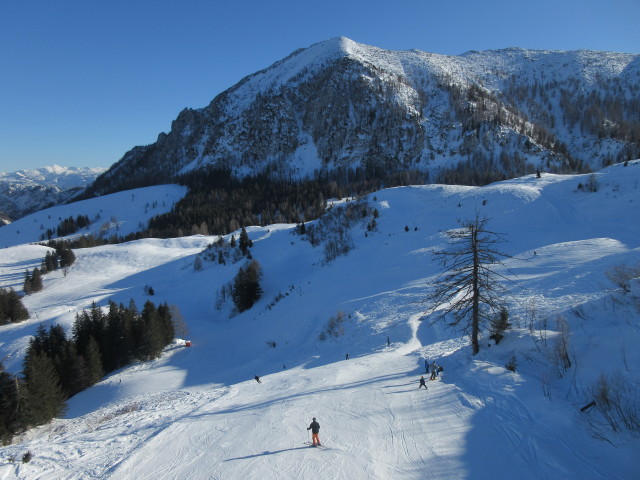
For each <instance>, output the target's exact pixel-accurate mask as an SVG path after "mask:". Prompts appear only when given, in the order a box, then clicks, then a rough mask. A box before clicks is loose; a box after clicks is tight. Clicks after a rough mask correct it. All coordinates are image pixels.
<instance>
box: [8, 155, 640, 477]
mask: <svg viewBox="0 0 640 480" xmlns="http://www.w3.org/2000/svg"><path fill="white" fill-rule="evenodd" d="M596 177H597V180H598V184H599V189H598V191H597V192H592V193H587V192H584V191H581V190H578V188H577V187H578V184H580V183H582V184H585V183H586V182H587V180H588V176H585V175H583V176H578V175H569V176H558V175H546V174H543V176H542V178H540V179H537V178H535V176H529V177H525V178H521V179H516V180H511V181H505V182H501V183H497V184H492V185H489V186H486V187H482V188H474V187H454V186H421V187H403V188H394V189H388V190H383V191H380V192H377V193H375V194H371V195H369V197H368V201H369V205H370V206H371V207H372V208H376V209H377V210H378V211H379V213H380V216H379V218H378V219H377V230H376V231H374V232H367V233H366V235H365V232H366V224H363V225H361V226H356V227H355V228H353V230H352V231H351V236H352V238H353V243H354V247H355V248H354V249H353V250H351V251H350V252H349V253H348V254H347V255H345V256H341V257H338V258H337V259H336V260H334V261H333V262H331V263H329V264H325V263H324V262H323V261H322V259H323V252H322V247H317V248H313V247H312V246H311V245H310V244H309V242H307V241H305V240H304V239H302V238H301V237H300V236H298V235H296V234H294V233H293V230H294V227H295V226H294V225H273V226H269V227H264V228H258V227H252V228H249V229H248V232H249V235H250V237H251V238H252V240H253V242H254V246H253V248H252V249H251V252H252V255H253V258H254V259H256V260H257V261H258V262H259V263H260V264H261V266H262V269H263V273H264V276H263V279H262V283H261V284H262V288H263V290H264V294H263V297H262V298H261V300H260V301H259V302H258V303H257V304H256V305H254V307H253V308H252V309H250V310H248V311H246V312H243V313H242V314H237V315H231V310H232V309H231V305H230V304H228V303H227V304H225V305H222V307H221V308H219V309H218V308H216V306H215V304H216V292H217V291H219V290H220V288H221V286H223V285H224V284H226V283H227V282H229V281H230V280H231V279H232V278H233V277H234V276H235V274H236V273H237V271H238V268H239V267H240V266H241V265H242V263H236V264H230V263H227V264H226V265H219V264H217V263H210V262H205V263H204V269H203V270H202V271H195V270H194V268H193V263H194V259H195V257H196V255H197V254H198V253H200V252H202V250H203V249H204V248H205V247H206V246H207V245H208V244H210V243H212V242H213V241H215V240H216V239H217V237H215V236H210V237H204V236H192V237H184V238H178V239H169V240H159V239H146V240H140V241H134V242H129V243H124V244H120V245H109V246H102V247H97V248H90V249H78V250H75V254H76V263H75V264H74V265H73V266H72V267H71V269H70V271H69V272H68V274H67V275H66V276H64V275H63V274H62V272H55V273H51V274H48V275H46V276H45V277H44V290H42V291H41V292H38V293H36V294H33V295H31V296H28V297H25V298H24V300H23V303H24V304H25V306H26V307H27V309H28V310H29V312H30V313H31V319H30V320H28V321H26V322H23V323H20V324H14V325H7V326H2V327H0V357H1V359H2V362H3V364H4V366H5V368H6V369H7V370H8V371H10V372H13V373H19V372H20V370H21V366H22V358H23V355H24V351H25V348H26V346H27V345H28V339H29V336H30V335H33V334H34V332H35V331H36V328H37V327H38V325H40V324H41V323H42V324H44V325H45V326H48V325H50V324H52V323H60V324H61V325H63V326H64V327H65V328H67V329H70V328H71V325H72V324H73V321H74V318H75V314H76V313H77V312H78V311H81V310H82V309H83V308H87V307H89V306H90V305H91V302H94V301H95V302H97V303H98V304H99V305H106V302H107V301H108V300H114V301H116V302H118V303H120V302H123V303H125V304H128V302H129V300H130V299H131V298H133V299H134V300H135V301H136V304H137V305H138V307H142V305H143V304H144V302H145V301H146V300H147V299H150V300H152V301H153V302H154V303H156V304H157V303H160V302H167V303H169V304H170V305H176V306H178V307H179V309H180V311H181V312H182V315H183V316H184V318H185V320H186V322H187V324H188V327H189V330H190V332H189V335H188V338H184V339H180V340H178V341H176V342H175V344H174V345H172V346H170V347H169V348H167V349H166V351H165V352H164V354H163V355H162V357H161V358H160V359H158V360H155V361H152V362H148V363H137V364H134V365H131V366H130V367H128V368H124V369H122V370H119V371H117V372H115V373H113V374H111V375H110V376H109V377H106V378H105V379H103V381H101V382H100V383H98V384H97V385H95V386H94V387H92V388H90V389H88V390H86V391H84V392H81V393H80V394H78V395H76V396H75V397H73V398H71V399H70V400H69V402H68V405H69V408H68V411H67V413H66V415H65V417H64V418H61V419H56V420H54V421H53V422H52V423H51V424H49V425H45V426H42V427H39V428H37V429H34V430H32V431H29V432H27V433H25V434H23V435H21V436H20V437H17V438H15V439H14V443H13V444H11V445H8V446H4V447H2V448H0V478H2V479H51V480H59V479H102V478H109V479H136V480H142V479H149V480H156V479H176V480H182V479H260V480H265V479H312V478H313V479H323V480H328V479H336V480H337V479H340V480H343V479H531V480H540V479H576V480H584V479H607V480H609V479H629V480H631V479H637V478H640V458H639V456H638V452H640V439H639V438H638V437H633V436H632V435H630V434H629V433H626V432H620V433H613V432H610V431H607V432H606V439H596V438H594V436H593V435H592V431H593V421H594V419H595V418H596V417H595V413H596V412H595V410H594V409H591V410H590V411H588V412H585V413H582V412H581V411H580V408H581V407H582V406H584V405H585V404H587V403H589V402H590V401H591V400H592V398H590V397H589V395H588V393H587V390H588V388H589V386H590V385H592V384H593V382H595V381H596V380H597V379H598V377H599V376H600V375H601V374H602V373H605V374H614V373H615V374H617V373H619V374H621V375H623V376H624V378H625V381H626V382H628V385H629V386H630V387H631V388H632V389H633V391H634V392H636V393H637V392H638V385H639V380H640V374H639V370H638V365H640V353H638V349H637V345H638V342H639V341H640V322H639V318H640V313H639V311H638V308H637V306H636V305H634V300H633V299H632V298H631V297H632V295H633V292H632V293H631V294H626V295H624V294H622V293H619V292H614V291H613V290H614V286H613V284H611V282H609V281H608V279H607V275H606V273H607V272H608V271H610V270H611V268H612V267H614V266H619V265H627V266H630V265H637V264H640V162H631V163H630V165H629V166H627V167H624V166H622V165H616V166H612V167H610V168H608V169H606V170H603V171H601V172H598V173H597V174H596ZM154 189H155V190H154V191H153V193H150V189H142V190H137V191H131V192H125V193H123V194H117V195H119V197H112V196H108V197H104V198H102V199H100V198H99V199H92V200H90V201H88V202H94V203H93V204H92V207H91V208H92V209H93V210H91V211H92V212H93V211H94V210H95V211H97V212H100V217H101V218H102V219H105V218H109V219H111V218H113V219H114V224H117V223H119V222H123V223H120V228H122V229H125V228H126V225H137V224H139V223H140V222H144V221H146V218H147V217H144V215H145V214H149V211H150V210H151V208H150V207H149V208H147V209H146V211H145V209H144V206H145V204H147V203H149V205H152V206H153V209H154V212H150V213H153V214H154V215H155V214H157V213H159V211H160V210H162V209H163V208H164V209H165V210H168V209H169V208H170V207H171V205H172V203H173V201H175V200H177V199H178V198H180V196H181V195H183V194H184V192H183V191H180V190H179V189H178V187H173V186H167V187H154ZM163 189H164V190H163ZM149 195H153V196H155V197H154V198H155V199H156V201H155V203H154V201H153V200H149V199H150V198H151V197H148V196H149ZM114 198H119V199H120V200H119V201H117V202H116V201H114ZM163 198H165V200H164V202H163V201H162V199H163ZM83 204H84V202H81V203H78V204H73V205H68V206H64V207H56V208H62V209H65V210H64V211H57V212H55V213H54V214H53V216H54V217H55V216H57V217H61V218H65V217H66V216H69V215H73V216H75V215H80V214H82V215H84V214H87V215H90V216H92V215H93V214H90V213H89V211H88V210H87V208H86V204H84V205H83ZM133 206H135V208H133ZM96 208H97V210H96ZM112 208H119V209H120V210H119V213H116V212H113V213H112V212H111V210H110V209H112ZM476 211H477V212H479V213H480V214H483V215H486V216H487V217H489V218H490V221H489V224H488V227H489V228H490V229H491V230H493V231H496V232H500V233H502V234H503V236H504V238H505V239H506V242H505V243H503V244H501V245H500V249H501V250H502V251H504V252H506V253H508V254H510V255H512V256H513V257H514V258H511V259H509V260H508V261H506V262H505V263H506V266H507V267H508V270H507V269H505V270H504V271H503V272H502V273H503V274H504V275H505V276H506V277H508V279H509V281H505V283H504V286H505V287H506V288H507V290H508V292H509V293H508V296H507V297H506V298H505V301H506V303H507V307H508V310H509V312H510V316H511V322H512V323H513V325H514V328H513V329H512V330H510V331H508V332H507V334H506V337H505V339H504V340H503V341H502V342H501V343H500V344H499V345H493V346H489V345H490V344H493V343H494V342H493V341H490V340H489V339H488V338H486V336H485V337H483V338H482V340H481V351H480V353H479V354H478V355H476V356H472V355H471V347H470V344H469V341H468V338H467V337H466V336H464V335H463V334H462V333H460V332H455V331H451V330H450V329H448V328H446V326H445V325H444V324H442V323H433V320H434V318H431V317H426V316H425V312H426V311H427V309H428V307H429V305H428V304H426V303H425V302H424V299H425V295H426V293H427V292H428V286H429V282H431V281H432V280H433V279H434V278H435V276H436V275H437V273H438V271H439V267H438V265H437V263H436V262H433V261H432V259H433V255H432V251H433V249H438V248H443V247H444V246H445V237H444V236H443V234H442V232H443V231H444V230H447V229H451V228H455V227H457V226H458V223H457V220H458V219H463V220H464V219H471V218H473V217H474V215H475V212H476ZM34 215H40V217H37V218H38V219H36V220H34V218H35V217H33V216H31V217H26V218H24V219H21V220H20V221H17V222H15V223H13V224H11V225H9V226H7V227H2V228H0V246H5V245H7V247H6V248H2V249H1V250H0V287H9V286H11V287H14V288H15V289H16V290H20V289H21V286H22V283H23V280H24V272H25V270H26V269H31V270H32V269H33V268H34V267H35V266H38V265H39V264H40V262H41V260H42V258H44V256H45V253H46V251H47V248H46V247H42V246H38V245H30V244H29V243H28V242H33V241H36V240H38V238H37V235H39V231H40V230H41V228H40V224H41V223H43V222H44V220H46V219H47V216H49V215H51V212H47V211H43V212H39V213H38V214H34ZM127 215H128V216H127ZM135 215H138V216H139V218H137V217H136V216H135ZM92 218H93V217H92ZM125 220H126V223H124V221H125ZM56 222H57V218H56ZM98 223H99V222H98ZM34 226H35V227H34ZM405 227H408V229H405ZM47 228H48V227H47ZM34 235H35V236H36V238H33V236H34ZM16 238H18V240H16ZM228 238H229V237H227V239H228ZM145 286H152V287H153V289H154V291H155V295H154V296H153V297H147V296H145V294H144V290H145ZM634 288H635V287H634ZM635 291H636V292H637V294H638V295H640V289H637V290H635ZM339 315H342V316H343V318H344V322H343V324H342V327H343V333H342V334H341V335H339V336H337V337H332V336H329V338H327V339H325V340H320V338H319V337H320V334H321V333H322V332H323V331H324V330H325V328H326V327H327V325H328V322H329V319H330V318H332V317H337V316H339ZM563 321H566V324H567V325H568V328H569V332H570V336H569V338H570V353H571V359H572V366H571V368H569V369H568V370H567V371H566V372H564V371H559V369H558V368H557V366H556V365H555V364H554V361H553V345H554V339H555V338H556V337H557V335H558V325H559V324H560V323H562V322H563ZM184 340H190V341H191V342H192V346H191V347H190V348H188V347H185V346H184ZM273 345H275V346H273ZM347 353H348V354H349V356H350V358H349V359H348V360H347V359H346V354H347ZM513 355H515V358H516V361H517V368H516V372H511V371H509V370H507V369H506V368H505V365H506V364H507V362H509V360H510V358H512V356H513ZM425 359H429V360H436V361H438V363H440V364H441V365H443V366H444V372H443V373H442V374H441V376H440V377H439V378H438V379H437V380H436V381H427V385H428V390H426V391H425V390H424V389H418V380H419V379H420V376H421V375H423V374H424V372H425V370H424V361H425ZM255 375H259V376H260V378H261V381H262V383H260V384H259V383H257V382H256V381H254V379H253V377H254V376H255ZM427 378H428V377H427ZM636 401H637V402H638V404H637V406H638V408H640V399H638V398H637V397H636ZM636 411H638V410H636ZM312 417H316V418H317V419H318V421H319V423H320V425H321V430H320V438H321V440H322V442H323V446H322V447H318V448H313V447H310V446H309V445H308V442H309V440H310V434H309V432H308V431H307V430H306V428H307V427H308V425H309V423H310V422H311V419H312ZM589 419H591V425H590V422H589V421H588V420H589ZM27 451H28V452H31V454H32V456H33V458H32V459H31V461H30V462H29V463H24V464H23V463H21V462H20V459H21V458H22V456H23V455H24V454H25V453H26V452H27Z"/></svg>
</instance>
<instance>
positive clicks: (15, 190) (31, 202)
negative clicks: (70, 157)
mask: <svg viewBox="0 0 640 480" xmlns="http://www.w3.org/2000/svg"><path fill="white" fill-rule="evenodd" d="M105 170H106V168H87V167H80V168H78V167H60V166H58V165H54V166H52V167H42V168H37V169H32V170H19V171H17V172H12V173H2V172H0V214H2V213H4V214H5V215H6V216H8V218H12V219H16V218H20V217H22V216H24V215H27V214H29V213H31V212H35V211H37V210H41V209H43V208H45V207H47V206H51V205H56V204H59V203H62V202H64V201H67V200H69V199H71V198H73V197H74V196H75V195H77V194H78V193H79V191H80V190H82V189H83V188H85V187H86V186H88V185H90V184H91V183H92V182H93V181H94V180H95V179H96V177H97V176H98V175H100V174H101V173H103V172H104V171H105Z"/></svg>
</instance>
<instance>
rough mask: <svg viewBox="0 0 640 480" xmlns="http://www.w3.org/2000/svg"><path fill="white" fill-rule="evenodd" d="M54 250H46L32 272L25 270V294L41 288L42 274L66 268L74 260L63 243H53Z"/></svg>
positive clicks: (72, 254)
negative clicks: (40, 263) (38, 264)
mask: <svg viewBox="0 0 640 480" xmlns="http://www.w3.org/2000/svg"><path fill="white" fill-rule="evenodd" d="M54 248H55V252H47V254H46V255H45V257H44V260H42V265H41V266H40V268H38V267H36V268H34V269H33V271H32V272H29V271H28V270H27V272H26V274H25V279H24V286H23V290H24V293H26V294H27V295H31V294H32V293H36V292H39V291H40V290H42V275H43V274H45V273H48V272H53V271H54V270H58V269H59V268H63V269H64V268H68V267H70V266H71V265H73V264H74V262H75V261H76V256H75V254H74V253H73V251H72V250H71V248H69V246H68V245H67V244H65V243H59V244H56V245H55V247H54Z"/></svg>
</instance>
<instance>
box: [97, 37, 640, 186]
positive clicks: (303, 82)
mask: <svg viewBox="0 0 640 480" xmlns="http://www.w3.org/2000/svg"><path fill="white" fill-rule="evenodd" d="M637 157H640V56H639V55H634V54H622V53H607V52H593V51H567V52H564V51H542V50H524V49H519V48H509V49H504V50H497V51H484V52H468V53H465V54H463V55H459V56H445V55H438V54H433V53H426V52H422V51H418V50H411V51H389V50H383V49H380V48H376V47H372V46H367V45H362V44H359V43H356V42H354V41H352V40H349V39H347V38H334V39H331V40H328V41H325V42H321V43H318V44H315V45H312V46H311V47H309V48H305V49H300V50H297V51H295V52H293V53H292V54H291V55H289V56H288V57H287V58H285V59H283V60H281V61H279V62H277V63H275V64H274V65H272V66H271V67H269V68H267V69H265V70H262V71H259V72H257V73H255V74H253V75H250V76H248V77H246V78H244V79H242V80H241V81H240V82H239V83H238V84H236V85H235V86H233V87H232V88H230V89H229V90H227V91H225V92H223V93H221V94H220V95H218V96H217V97H215V98H214V99H213V101H212V102H211V103H210V104H209V105H208V106H206V107H204V108H200V109H190V108H187V109H185V110H183V111H182V112H181V113H180V114H179V115H178V117H177V118H176V120H175V121H174V122H173V123H172V127H171V131H170V132H168V133H160V135H159V136H158V140H157V141H156V142H155V143H153V144H151V145H146V146H138V147H135V148H133V149H132V150H130V151H129V152H127V153H126V154H125V155H124V156H123V158H122V159H121V160H120V161H118V162H117V163H115V164H114V165H113V166H112V167H111V168H110V169H109V170H108V171H107V172H105V173H104V174H102V175H101V176H100V177H99V178H98V179H97V180H96V182H95V183H94V185H92V186H91V187H90V188H89V190H88V193H89V194H91V195H102V194H105V193H109V192H114V191H118V190H122V189H127V188H132V187H139V186H146V185H154V184H160V183H167V182H172V181H174V180H175V179H176V177H177V176H178V175H180V174H183V173H185V172H190V171H193V170H195V169H200V168H209V167H216V168H223V169H226V170H230V171H232V172H233V173H234V175H236V176H240V177H242V176H246V175H253V174H261V173H267V174H269V175H272V176H276V177H279V178H287V179H296V178H305V177H313V176H314V175H317V174H320V173H325V174H326V173H327V172H336V171H338V172H339V171H341V170H346V169H350V170H356V171H359V172H361V173H362V172H364V174H365V175H367V176H368V177H372V176H380V175H384V174H388V173H390V172H397V171H406V170H418V171H421V172H424V174H425V179H426V180H427V181H431V182H446V183H466V184H482V183H487V182H490V181H493V180H496V179H501V178H510V177H515V176H518V175H522V174H525V173H530V172H532V171H535V170H536V169H540V170H544V171H552V172H568V171H575V172H584V171H588V170H590V169H599V168H601V167H602V166H603V165H607V164H610V163H612V162H619V161H624V160H628V159H632V158H637Z"/></svg>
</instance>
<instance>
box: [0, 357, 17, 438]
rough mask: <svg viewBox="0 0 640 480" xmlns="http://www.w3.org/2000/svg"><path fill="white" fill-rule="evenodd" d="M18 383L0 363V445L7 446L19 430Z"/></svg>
mask: <svg viewBox="0 0 640 480" xmlns="http://www.w3.org/2000/svg"><path fill="white" fill-rule="evenodd" d="M19 395H20V387H19V381H18V379H17V378H16V377H14V376H13V375H10V374H9V373H7V372H6V371H5V369H4V366H3V365H2V363H0V443H2V444H3V445H6V444H8V443H9V442H10V441H11V438H12V437H13V435H14V434H15V433H17V432H18V431H19V430H20V429H21V424H20V419H19V416H18V407H19V405H20V396H19Z"/></svg>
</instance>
